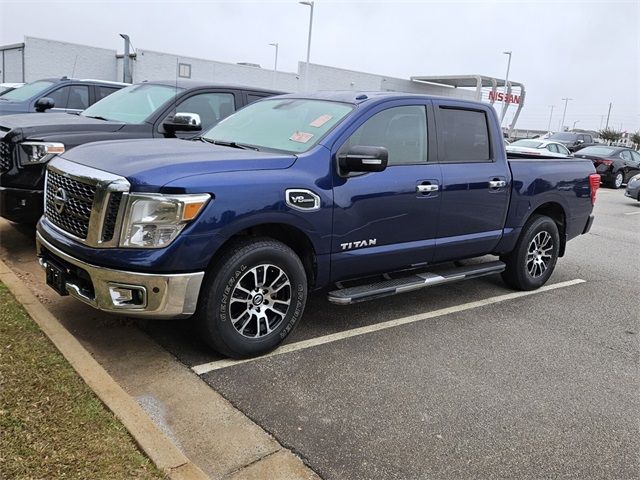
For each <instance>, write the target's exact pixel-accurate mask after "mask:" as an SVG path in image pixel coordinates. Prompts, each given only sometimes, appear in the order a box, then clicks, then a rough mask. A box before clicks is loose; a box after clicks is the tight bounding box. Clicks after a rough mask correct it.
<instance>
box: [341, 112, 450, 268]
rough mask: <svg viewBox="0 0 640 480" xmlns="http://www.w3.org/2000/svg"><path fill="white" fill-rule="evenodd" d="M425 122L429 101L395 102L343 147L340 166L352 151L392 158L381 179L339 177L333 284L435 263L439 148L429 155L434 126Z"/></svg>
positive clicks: (353, 131) (358, 126)
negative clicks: (370, 149)
mask: <svg viewBox="0 0 640 480" xmlns="http://www.w3.org/2000/svg"><path fill="white" fill-rule="evenodd" d="M428 111H429V115H427V112H428ZM427 118H429V119H432V112H431V111H430V103H429V102H428V101H423V102H422V103H420V102H415V101H412V102H411V101H396V102H390V103H388V104H383V105H379V106H377V107H376V108H375V109H373V110H372V111H370V112H367V113H366V114H364V115H363V117H362V118H361V119H360V121H358V122H356V123H355V124H354V125H353V126H352V127H351V128H350V129H349V130H348V131H347V132H345V136H344V137H342V139H341V140H340V141H338V142H337V146H336V147H335V150H334V151H333V154H334V155H333V158H334V160H335V158H336V156H337V155H338V154H340V153H343V152H346V151H348V149H349V147H351V146H356V145H357V146H378V147H385V148H386V149H387V150H388V152H389V163H388V167H387V169H386V170H384V171H382V172H376V173H366V174H355V175H353V174H352V175H350V176H343V175H341V174H340V172H338V171H336V172H335V176H334V189H333V191H334V217H333V238H332V249H331V252H332V254H331V272H332V278H333V279H343V278H348V277H358V276H365V275H369V274H374V273H383V272H388V271H392V270H397V269H400V268H406V267H411V266H417V265H422V264H426V263H428V262H430V261H431V259H432V256H433V249H434V245H435V237H436V231H437V225H438V211H439V205H440V192H439V188H440V180H441V179H440V167H439V165H438V164H437V163H436V162H435V157H436V151H435V148H434V147H433V148H431V149H430V148H429V145H430V142H429V138H430V137H431V136H435V135H432V132H433V127H434V126H433V125H432V123H433V122H432V121H430V122H428V121H427ZM428 124H429V128H427V125H428ZM336 164H337V162H335V161H334V165H336Z"/></svg>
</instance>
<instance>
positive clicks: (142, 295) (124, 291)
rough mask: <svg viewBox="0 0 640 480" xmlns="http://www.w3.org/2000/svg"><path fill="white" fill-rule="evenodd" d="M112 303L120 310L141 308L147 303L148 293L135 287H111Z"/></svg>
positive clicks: (113, 285) (142, 288)
mask: <svg viewBox="0 0 640 480" xmlns="http://www.w3.org/2000/svg"><path fill="white" fill-rule="evenodd" d="M109 295H110V296H111V302H112V303H113V305H114V306H115V307H119V308H140V307H145V306H146V303H147V291H146V289H145V288H144V287H138V286H133V285H117V284H110V285H109Z"/></svg>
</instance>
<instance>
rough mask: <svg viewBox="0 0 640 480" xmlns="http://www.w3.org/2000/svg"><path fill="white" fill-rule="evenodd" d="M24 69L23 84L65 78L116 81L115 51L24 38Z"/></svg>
mask: <svg viewBox="0 0 640 480" xmlns="http://www.w3.org/2000/svg"><path fill="white" fill-rule="evenodd" d="M24 65H25V67H24V70H25V72H24V74H25V81H26V82H32V81H34V80H38V79H40V78H46V77H62V76H65V75H66V76H68V77H74V78H94V79H97V80H116V51H115V50H109V49H106V48H97V47H90V46H87V45H78V44H75V43H67V42H58V41H55V40H46V39H43V38H35V37H25V39H24ZM121 78H122V77H121Z"/></svg>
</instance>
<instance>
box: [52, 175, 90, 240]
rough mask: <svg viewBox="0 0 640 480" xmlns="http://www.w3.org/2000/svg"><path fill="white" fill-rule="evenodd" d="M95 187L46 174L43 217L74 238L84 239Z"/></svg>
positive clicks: (61, 176)
mask: <svg viewBox="0 0 640 480" xmlns="http://www.w3.org/2000/svg"><path fill="white" fill-rule="evenodd" d="M95 195H96V186H95V185H90V184H88V183H84V182H80V181H78V180H74V179H71V178H69V177H65V176H63V175H60V174H58V173H56V172H54V171H49V172H48V173H47V192H46V206H45V215H46V216H47V218H48V219H49V220H50V221H51V223H53V224H54V225H56V226H58V227H60V228H61V229H63V230H64V231H66V232H69V233H70V234H72V235H73V236H75V237H78V238H81V239H83V240H84V239H86V238H87V234H88V232H89V221H90V219H91V209H92V208H93V201H94V198H95Z"/></svg>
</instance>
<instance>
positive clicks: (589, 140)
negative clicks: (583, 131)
mask: <svg viewBox="0 0 640 480" xmlns="http://www.w3.org/2000/svg"><path fill="white" fill-rule="evenodd" d="M584 143H593V138H592V137H591V135H585V136H584Z"/></svg>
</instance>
